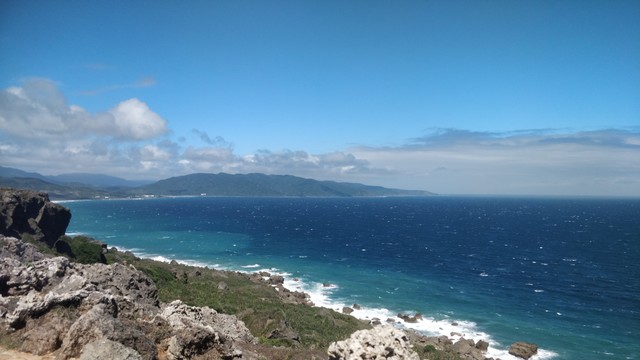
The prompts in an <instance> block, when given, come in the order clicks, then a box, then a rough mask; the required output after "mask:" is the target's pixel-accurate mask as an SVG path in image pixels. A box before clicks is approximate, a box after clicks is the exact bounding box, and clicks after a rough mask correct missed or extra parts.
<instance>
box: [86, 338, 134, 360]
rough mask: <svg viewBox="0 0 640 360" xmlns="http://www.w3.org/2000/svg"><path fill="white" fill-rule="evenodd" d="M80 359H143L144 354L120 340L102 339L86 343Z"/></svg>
mask: <svg viewBox="0 0 640 360" xmlns="http://www.w3.org/2000/svg"><path fill="white" fill-rule="evenodd" d="M80 360H142V356H140V354H139V353H138V352H137V351H135V350H133V349H132V348H129V347H126V346H124V345H122V344H120V343H119V342H115V341H111V340H107V339H101V340H96V341H92V342H90V343H88V344H87V345H85V346H84V348H82V354H81V355H80Z"/></svg>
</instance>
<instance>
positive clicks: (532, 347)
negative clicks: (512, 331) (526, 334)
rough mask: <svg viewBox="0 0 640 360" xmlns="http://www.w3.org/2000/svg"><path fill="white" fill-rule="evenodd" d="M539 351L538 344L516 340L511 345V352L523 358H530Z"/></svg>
mask: <svg viewBox="0 0 640 360" xmlns="http://www.w3.org/2000/svg"><path fill="white" fill-rule="evenodd" d="M537 353H538V345H536V344H530V343H526V342H522V341H521V342H516V343H514V344H513V345H511V347H509V354H511V355H513V356H517V357H519V358H523V359H529V358H530V357H532V356H533V355H535V354H537Z"/></svg>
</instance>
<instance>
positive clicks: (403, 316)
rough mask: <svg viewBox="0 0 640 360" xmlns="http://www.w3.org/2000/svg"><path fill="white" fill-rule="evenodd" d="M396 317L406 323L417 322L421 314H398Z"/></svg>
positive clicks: (420, 318)
mask: <svg viewBox="0 0 640 360" xmlns="http://www.w3.org/2000/svg"><path fill="white" fill-rule="evenodd" d="M398 317H399V318H400V319H402V320H404V322H408V323H417V322H418V320H422V314H420V313H416V314H415V315H406V314H398Z"/></svg>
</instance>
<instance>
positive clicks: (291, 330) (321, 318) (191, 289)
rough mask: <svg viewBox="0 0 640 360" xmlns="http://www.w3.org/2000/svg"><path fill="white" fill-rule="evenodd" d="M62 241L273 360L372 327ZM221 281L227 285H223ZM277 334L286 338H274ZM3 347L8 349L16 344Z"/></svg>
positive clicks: (74, 255) (184, 269) (429, 352)
mask: <svg viewBox="0 0 640 360" xmlns="http://www.w3.org/2000/svg"><path fill="white" fill-rule="evenodd" d="M23 240H25V241H27V242H30V243H32V244H34V245H36V246H37V247H38V249H39V250H41V251H42V252H44V253H47V254H56V251H55V250H53V249H50V248H48V247H47V246H46V245H45V244H44V243H42V242H38V241H35V240H34V239H33V238H29V235H27V234H25V236H23ZM30 240H31V241H30ZM58 243H59V244H58ZM58 243H56V244H58V245H57V246H56V248H60V249H67V250H70V253H71V255H69V254H67V255H66V256H68V257H70V258H71V259H73V260H75V261H78V262H82V263H96V262H100V263H107V264H114V263H122V264H130V265H133V266H134V267H136V268H137V269H138V270H140V271H142V272H144V273H145V274H147V275H148V276H149V277H150V278H151V279H152V280H153V281H154V282H155V284H156V286H157V288H158V297H159V300H160V301H161V302H164V303H168V302H171V301H174V300H181V301H182V302H184V303H186V304H188V305H192V306H207V307H210V308H212V309H214V310H216V311H218V312H220V313H224V314H231V315H236V316H237V317H238V318H239V319H241V320H242V321H243V322H244V323H245V325H246V326H247V328H248V329H249V331H251V333H252V334H253V335H254V336H255V337H256V338H257V339H259V341H260V343H261V344H262V345H265V346H269V347H274V348H272V349H273V350H269V351H274V352H273V353H272V354H270V357H272V358H274V359H276V358H277V359H287V358H292V359H299V358H316V356H317V354H319V353H320V354H322V353H324V351H325V349H327V348H328V346H329V344H331V343H332V342H334V341H338V340H344V339H346V338H348V337H349V336H350V335H351V334H352V333H353V332H355V331H357V330H360V329H366V328H370V325H368V324H366V323H364V322H362V321H360V320H358V319H356V318H354V317H352V316H349V315H345V314H342V313H338V312H336V311H333V310H331V309H326V308H318V307H311V306H308V305H304V304H291V303H285V302H283V301H282V299H281V298H280V297H279V295H278V293H277V291H276V290H275V289H274V288H273V287H271V286H270V285H268V284H266V283H262V282H259V281H255V280H252V279H251V278H250V277H249V276H248V275H246V274H241V273H236V272H229V271H218V270H214V269H209V268H199V267H193V266H187V265H182V264H178V263H175V262H173V263H164V262H158V261H154V260H149V259H140V258H138V257H136V256H135V255H133V254H132V253H130V252H121V251H117V250H115V249H109V250H108V251H107V252H106V253H104V251H103V247H102V244H100V243H99V242H97V241H95V240H93V239H91V238H88V237H85V236H76V237H68V236H63V237H61V238H60V239H59V240H58ZM67 247H68V248H67ZM57 255H60V254H59V253H57ZM221 283H224V286H219V285H220V284H221ZM275 332H277V333H279V334H281V335H282V336H276V337H274V336H272V334H274V333H275ZM0 338H2V336H0ZM0 345H2V342H1V341H0ZM4 345H5V346H6V347H10V346H11V345H12V344H4ZM287 349H289V350H287ZM414 350H415V351H416V352H417V353H418V355H419V357H420V359H430V360H458V359H460V357H459V356H457V355H456V354H452V353H450V352H445V351H441V350H437V349H436V348H435V347H434V346H432V345H427V346H416V347H415V348H414ZM309 354H311V355H309ZM309 356H311V357H309Z"/></svg>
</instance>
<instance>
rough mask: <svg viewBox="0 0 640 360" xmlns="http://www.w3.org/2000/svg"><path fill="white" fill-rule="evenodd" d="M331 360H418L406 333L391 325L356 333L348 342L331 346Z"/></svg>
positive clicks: (335, 343)
mask: <svg viewBox="0 0 640 360" xmlns="http://www.w3.org/2000/svg"><path fill="white" fill-rule="evenodd" d="M328 353H329V359H330V360H339V359H344V360H356V359H358V360H361V359H367V360H374V359H375V360H379V359H395V360H418V359H419V357H418V354H416V352H415V351H413V350H412V349H411V345H410V344H409V340H408V338H407V336H406V334H405V333H404V332H402V331H401V330H399V329H396V328H394V327H393V326H390V325H381V326H376V327H374V328H373V329H370V330H359V331H356V332H355V333H353V334H352V335H351V337H349V339H347V340H343V341H338V342H334V343H332V344H331V345H329V351H328Z"/></svg>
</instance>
